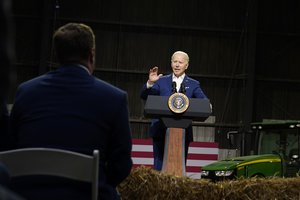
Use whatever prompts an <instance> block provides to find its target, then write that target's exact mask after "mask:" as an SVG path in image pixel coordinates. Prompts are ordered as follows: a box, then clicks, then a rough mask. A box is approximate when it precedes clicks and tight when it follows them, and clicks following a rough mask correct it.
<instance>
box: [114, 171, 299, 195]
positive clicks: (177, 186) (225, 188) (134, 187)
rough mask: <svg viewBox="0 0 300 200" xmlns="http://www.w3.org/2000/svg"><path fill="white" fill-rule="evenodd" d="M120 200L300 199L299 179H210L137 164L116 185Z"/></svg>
mask: <svg viewBox="0 0 300 200" xmlns="http://www.w3.org/2000/svg"><path fill="white" fill-rule="evenodd" d="M118 190H119V192H120V194H121V197H122V200H135V199H138V200H179V199H185V200H202V199H203V200H214V199H219V200H229V199H230V200H235V199H247V200H249V199H253V200H254V199H255V200H256V199H264V200H265V199H274V200H275V199H276V200H279V199H300V178H299V177H296V178H275V177H272V178H251V179H239V180H232V181H221V182H217V183H214V182H211V181H209V180H205V179H191V178H188V177H177V176H172V175H168V174H165V173H160V172H157V171H155V170H152V169H150V168H146V167H139V168H136V169H134V170H133V171H132V173H131V174H130V176H129V177H128V178H127V179H126V180H125V181H124V182H123V183H122V184H121V185H119V187H118Z"/></svg>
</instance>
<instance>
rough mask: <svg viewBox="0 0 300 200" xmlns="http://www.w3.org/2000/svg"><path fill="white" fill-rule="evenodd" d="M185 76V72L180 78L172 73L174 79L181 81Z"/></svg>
mask: <svg viewBox="0 0 300 200" xmlns="http://www.w3.org/2000/svg"><path fill="white" fill-rule="evenodd" d="M184 77H185V73H183V74H182V75H181V76H179V77H178V78H177V77H176V76H175V75H174V74H173V75H172V80H180V81H183V79H184Z"/></svg>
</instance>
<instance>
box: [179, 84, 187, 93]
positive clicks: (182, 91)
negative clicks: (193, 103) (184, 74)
mask: <svg viewBox="0 0 300 200" xmlns="http://www.w3.org/2000/svg"><path fill="white" fill-rule="evenodd" d="M179 91H180V92H181V93H183V94H185V92H186V90H185V85H184V83H183V82H182V83H181V85H180V90H179Z"/></svg>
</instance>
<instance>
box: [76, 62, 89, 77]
mask: <svg viewBox="0 0 300 200" xmlns="http://www.w3.org/2000/svg"><path fill="white" fill-rule="evenodd" d="M75 66H77V67H80V68H82V69H84V70H85V71H87V73H88V74H89V75H91V73H90V71H89V70H88V68H86V67H85V66H83V65H80V64H76V65H75Z"/></svg>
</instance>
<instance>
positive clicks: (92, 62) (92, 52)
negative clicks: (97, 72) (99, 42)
mask: <svg viewBox="0 0 300 200" xmlns="http://www.w3.org/2000/svg"><path fill="white" fill-rule="evenodd" d="M95 61H96V51H95V48H92V49H91V50H90V53H89V57H88V62H89V71H90V72H91V74H92V73H93V71H94V69H95Z"/></svg>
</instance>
